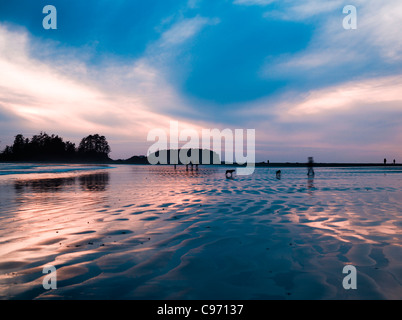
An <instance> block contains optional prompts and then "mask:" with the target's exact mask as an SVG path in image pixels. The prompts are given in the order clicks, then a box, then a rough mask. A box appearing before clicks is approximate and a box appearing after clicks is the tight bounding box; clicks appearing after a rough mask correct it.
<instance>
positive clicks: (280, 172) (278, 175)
mask: <svg viewBox="0 0 402 320" xmlns="http://www.w3.org/2000/svg"><path fill="white" fill-rule="evenodd" d="M281 177H282V171H281V170H278V171H276V179H278V180H280V179H281Z"/></svg>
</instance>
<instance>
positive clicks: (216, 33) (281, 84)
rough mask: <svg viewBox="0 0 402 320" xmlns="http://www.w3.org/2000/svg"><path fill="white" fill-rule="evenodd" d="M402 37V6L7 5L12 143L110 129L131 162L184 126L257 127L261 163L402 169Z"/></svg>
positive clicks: (3, 127)
mask: <svg viewBox="0 0 402 320" xmlns="http://www.w3.org/2000/svg"><path fill="white" fill-rule="evenodd" d="M48 4H51V5H53V6H54V7H55V8H56V9H57V29H55V30H52V29H50V30H46V29H44V28H43V25H42V21H43V19H44V18H45V17H46V14H44V13H43V12H42V10H43V7H44V6H45V5H48ZM346 5H353V6H355V7H356V8H357V29H351V30H346V29H344V28H343V20H344V18H345V17H346V14H344V13H343V8H344V7H345V6H346ZM400 30H402V2H401V1H400V0H387V1H380V0H364V1H363V0H348V1H342V0H330V1H319V0H299V1H291V0H280V1H279V0H147V1H144V0H141V1H139V0H113V1H111V0H109V1H106V0H86V1H77V0H69V1H65V0H47V1H42V0H0V141H1V142H0V149H3V148H4V147H5V145H6V144H11V143H12V141H13V139H14V136H15V135H16V134H18V133H21V134H23V135H25V136H26V137H31V136H32V135H34V134H37V133H39V132H40V131H45V132H47V133H49V134H52V133H54V134H58V135H60V136H62V137H63V138H64V139H65V140H70V141H72V142H75V143H77V144H78V143H79V141H80V139H81V138H82V137H84V136H87V135H89V134H94V133H99V134H102V135H105V136H106V138H107V139H108V141H109V144H110V146H111V149H112V153H111V155H110V156H111V157H112V158H113V159H119V158H120V159H125V158H128V157H131V156H132V155H135V154H136V155H141V154H146V153H147V150H148V148H149V147H150V146H151V145H152V142H149V141H147V135H148V133H149V132H150V131H151V130H153V129H155V128H162V129H164V130H166V131H168V130H169V125H170V121H178V122H179V127H180V130H184V129H187V128H191V129H195V130H198V131H200V130H202V129H204V128H205V129H214V128H217V129H219V130H223V129H226V128H229V129H231V130H233V131H234V130H235V129H243V130H246V129H255V132H256V160H257V161H266V160H270V161H271V162H275V161H281V162H282V161H283V162H285V161H289V162H303V161H306V160H307V157H309V156H314V158H315V161H318V162H331V161H332V162H382V161H383V159H384V158H388V159H389V161H392V160H393V159H396V160H397V161H398V160H399V161H400V162H402V146H401V145H402V144H401V141H402V126H401V123H402V37H401V36H400Z"/></svg>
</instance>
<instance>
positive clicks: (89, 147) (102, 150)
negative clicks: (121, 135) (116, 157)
mask: <svg viewBox="0 0 402 320" xmlns="http://www.w3.org/2000/svg"><path fill="white" fill-rule="evenodd" d="M110 151H111V150H110V147H109V143H108V142H107V140H106V138H105V136H100V135H99V134H94V135H89V136H87V137H85V138H83V139H82V140H81V142H80V144H79V146H78V153H79V154H80V157H85V158H90V159H97V160H105V159H109V153H110Z"/></svg>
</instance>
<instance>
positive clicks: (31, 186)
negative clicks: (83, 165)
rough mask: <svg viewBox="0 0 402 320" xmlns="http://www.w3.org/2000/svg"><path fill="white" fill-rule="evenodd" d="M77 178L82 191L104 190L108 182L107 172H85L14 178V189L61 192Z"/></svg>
mask: <svg viewBox="0 0 402 320" xmlns="http://www.w3.org/2000/svg"><path fill="white" fill-rule="evenodd" d="M77 179H78V180H79V183H80V186H81V188H82V190H83V191H105V190H106V189H107V186H108V184H109V173H108V172H102V173H93V174H85V175H82V176H79V177H78V178H77V177H65V178H55V179H30V180H16V181H15V182H14V189H15V191H16V192H17V193H28V192H34V193H41V192H62V191H64V190H65V188H66V187H71V186H74V185H75V184H76V182H77Z"/></svg>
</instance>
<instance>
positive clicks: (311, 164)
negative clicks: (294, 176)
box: [307, 157, 315, 177]
mask: <svg viewBox="0 0 402 320" xmlns="http://www.w3.org/2000/svg"><path fill="white" fill-rule="evenodd" d="M307 167H308V171H307V175H308V176H309V177H312V176H314V175H315V173H314V169H313V167H314V159H313V157H309V158H308V162H307Z"/></svg>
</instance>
